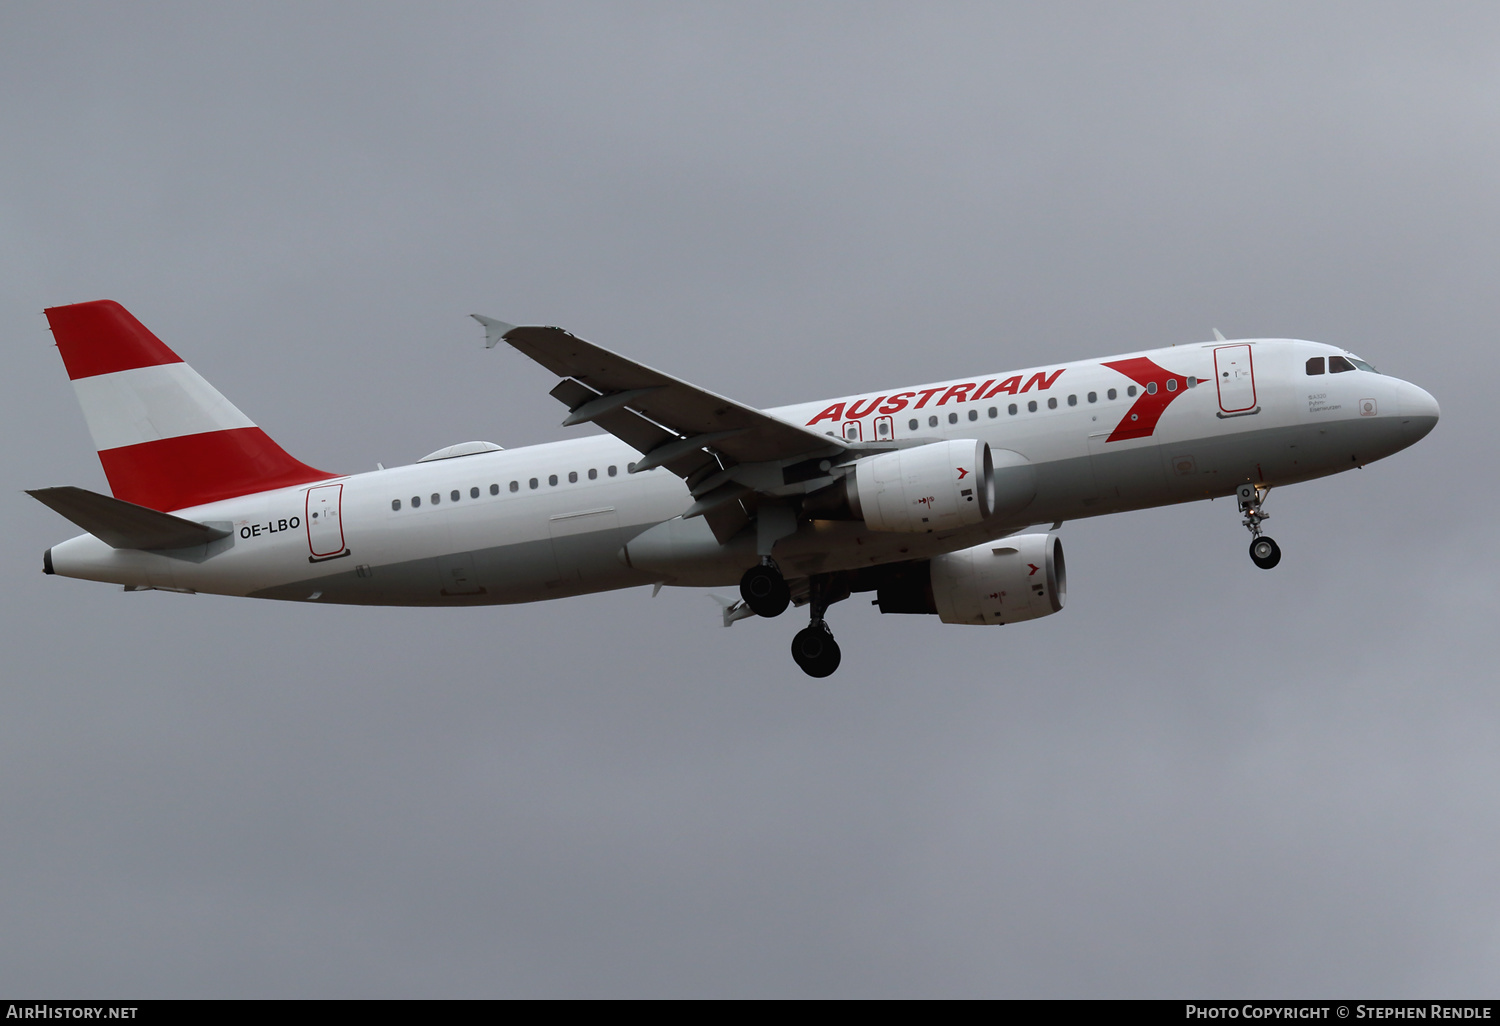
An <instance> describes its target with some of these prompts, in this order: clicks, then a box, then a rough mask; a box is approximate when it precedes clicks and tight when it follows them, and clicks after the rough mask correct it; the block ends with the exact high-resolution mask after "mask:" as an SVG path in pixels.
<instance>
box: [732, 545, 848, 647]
mask: <svg viewBox="0 0 1500 1026" xmlns="http://www.w3.org/2000/svg"><path fill="white" fill-rule="evenodd" d="M740 597H741V598H743V599H744V600H745V605H747V606H749V607H750V611H751V612H753V613H754V614H755V615H756V616H764V617H766V618H767V619H769V618H771V617H773V616H780V615H781V614H782V613H784V612H786V607H787V603H789V602H791V601H792V589H791V588H789V587H787V583H786V578H784V577H782V576H781V570H780V569H779V568H778V567H777V566H776V561H775V560H773V559H772V558H771V557H770V556H766V557H765V558H763V559H762V560H761V562H760V565H759V566H752V567H751V568H750V569H749V570H746V571H745V576H743V577H741V578H740ZM830 672H831V671H830Z"/></svg>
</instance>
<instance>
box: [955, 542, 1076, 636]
mask: <svg viewBox="0 0 1500 1026" xmlns="http://www.w3.org/2000/svg"><path fill="white" fill-rule="evenodd" d="M1067 597H1068V575H1067V568H1066V566H1065V565H1064V563H1063V549H1062V539H1060V538H1058V537H1057V536H1056V535H1054V534H1050V533H1049V534H1021V535H1015V536H1013V537H1010V538H1000V539H997V540H995V541H992V542H985V543H984V544H983V545H975V546H973V547H972V548H968V549H960V550H959V551H958V552H949V553H945V554H944V555H941V556H934V557H933V559H932V601H933V604H934V605H935V606H936V607H937V614H938V617H939V618H940V619H941V620H942V621H943V623H968V624H1002V623H1016V622H1018V621H1021V620H1034V619H1036V618H1037V617H1039V616H1050V615H1051V614H1053V613H1056V612H1057V611H1059V610H1060V609H1062V607H1063V603H1064V602H1065V601H1066V600H1067Z"/></svg>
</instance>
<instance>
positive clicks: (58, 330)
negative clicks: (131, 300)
mask: <svg viewBox="0 0 1500 1026" xmlns="http://www.w3.org/2000/svg"><path fill="white" fill-rule="evenodd" d="M46 314H47V323H48V324H50V325H52V337H53V338H55V339H56V340H57V350H58V352H60V353H61V354H62V358H63V364H64V365H65V366H66V367H67V368H68V377H69V378H70V379H72V380H74V381H77V380H78V379H79V378H92V377H94V376H95V375H97V374H112V373H114V372H115V371H123V370H134V369H135V368H137V367H155V366H158V365H159V364H163V363H181V362H182V357H180V356H178V355H177V354H176V353H174V352H172V350H170V349H168V348H167V347H166V345H165V344H164V343H163V342H162V340H161V339H159V338H157V337H156V336H155V335H153V334H151V332H150V330H149V329H148V328H147V327H146V326H145V325H144V324H142V323H141V322H140V321H138V320H136V319H135V318H134V317H132V316H131V315H130V311H128V310H126V309H125V308H124V307H123V306H121V305H120V304H119V303H116V302H115V301H114V300H112V299H101V300H98V301H97V302H93V303H74V304H73V305H72V306H54V307H52V308H51V309H49V310H47V311H46Z"/></svg>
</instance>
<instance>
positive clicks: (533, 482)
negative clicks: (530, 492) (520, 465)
mask: <svg viewBox="0 0 1500 1026" xmlns="http://www.w3.org/2000/svg"><path fill="white" fill-rule="evenodd" d="M526 483H527V484H528V485H530V486H531V487H532V488H535V487H536V478H532V479H531V480H530V481H528V482H526Z"/></svg>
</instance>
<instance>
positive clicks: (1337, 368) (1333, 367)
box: [1328, 356, 1354, 374]
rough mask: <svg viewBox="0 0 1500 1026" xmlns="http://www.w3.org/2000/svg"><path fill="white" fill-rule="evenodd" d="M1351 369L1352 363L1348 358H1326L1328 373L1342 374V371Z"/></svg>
mask: <svg viewBox="0 0 1500 1026" xmlns="http://www.w3.org/2000/svg"><path fill="white" fill-rule="evenodd" d="M1353 369H1354V364H1352V363H1350V362H1349V361H1348V360H1346V359H1344V358H1343V357H1342V356H1330V357H1329V358H1328V373H1329V374H1342V373H1344V371H1352V370H1353Z"/></svg>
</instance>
